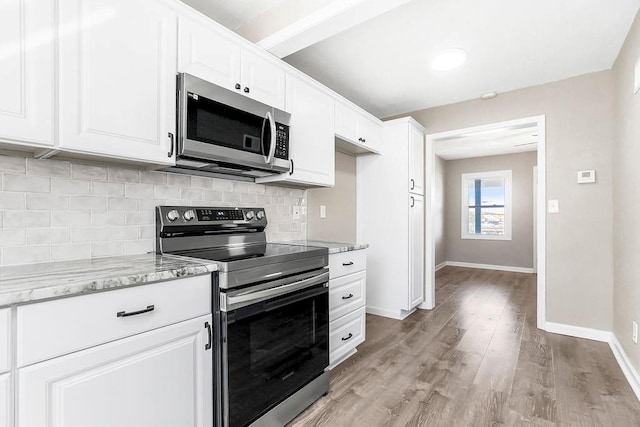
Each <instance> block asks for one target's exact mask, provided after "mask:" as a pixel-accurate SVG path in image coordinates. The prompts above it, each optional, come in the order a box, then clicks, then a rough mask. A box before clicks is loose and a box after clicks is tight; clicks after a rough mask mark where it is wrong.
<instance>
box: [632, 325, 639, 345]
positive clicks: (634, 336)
mask: <svg viewBox="0 0 640 427" xmlns="http://www.w3.org/2000/svg"><path fill="white" fill-rule="evenodd" d="M632 324H633V327H632V329H633V332H632V336H631V339H632V340H633V342H634V343H635V344H638V324H637V323H636V321H635V320H634V321H633V322H632Z"/></svg>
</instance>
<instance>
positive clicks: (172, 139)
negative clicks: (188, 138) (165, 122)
mask: <svg viewBox="0 0 640 427" xmlns="http://www.w3.org/2000/svg"><path fill="white" fill-rule="evenodd" d="M169 140H170V141H171V149H170V150H169V152H168V153H167V157H173V146H174V145H175V144H174V138H173V134H172V133H171V132H169Z"/></svg>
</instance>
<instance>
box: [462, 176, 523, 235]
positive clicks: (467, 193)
mask: <svg viewBox="0 0 640 427" xmlns="http://www.w3.org/2000/svg"><path fill="white" fill-rule="evenodd" d="M461 218H462V238H463V239H486V240H511V171H510V170H507V171H495V172H482V173H465V174H462V211H461Z"/></svg>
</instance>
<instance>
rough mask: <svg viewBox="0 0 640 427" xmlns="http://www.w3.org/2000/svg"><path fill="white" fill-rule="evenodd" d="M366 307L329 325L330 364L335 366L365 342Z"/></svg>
mask: <svg viewBox="0 0 640 427" xmlns="http://www.w3.org/2000/svg"><path fill="white" fill-rule="evenodd" d="M365 320H366V313H365V307H361V308H359V309H357V310H355V311H354V312H353V313H350V314H347V315H346V316H343V317H341V318H340V319H338V320H335V321H333V322H331V323H330V325H329V364H330V365H333V364H334V363H335V362H337V361H338V360H340V359H341V358H342V357H343V356H344V355H345V354H347V353H349V352H350V351H351V350H353V349H354V348H356V346H358V345H359V344H361V343H362V342H364V337H365Z"/></svg>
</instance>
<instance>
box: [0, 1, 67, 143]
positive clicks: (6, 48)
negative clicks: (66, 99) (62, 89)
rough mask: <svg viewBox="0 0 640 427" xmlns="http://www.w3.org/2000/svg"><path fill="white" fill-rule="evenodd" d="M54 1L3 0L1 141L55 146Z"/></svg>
mask: <svg viewBox="0 0 640 427" xmlns="http://www.w3.org/2000/svg"><path fill="white" fill-rule="evenodd" d="M54 4H55V2H54V1H53V0H3V1H2V13H0V40H2V53H1V54H0V94H1V95H0V140H1V141H3V142H9V143H19V144H20V145H31V146H36V147H51V146H53V143H54V140H53V102H54V101H53V88H54V72H53V71H54V70H53V64H54V26H53V23H54Z"/></svg>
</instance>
